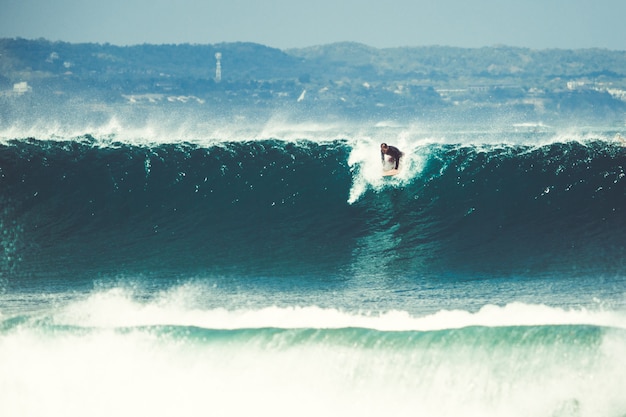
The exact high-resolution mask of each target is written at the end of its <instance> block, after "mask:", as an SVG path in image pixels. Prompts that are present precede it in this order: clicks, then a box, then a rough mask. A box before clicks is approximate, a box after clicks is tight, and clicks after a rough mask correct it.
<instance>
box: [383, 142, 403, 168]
mask: <svg viewBox="0 0 626 417" xmlns="http://www.w3.org/2000/svg"><path fill="white" fill-rule="evenodd" d="M385 155H389V156H390V157H391V159H393V161H394V162H395V163H396V167H395V169H398V164H399V163H400V157H401V156H402V152H400V149H398V148H396V147H395V146H387V152H386V153H385V152H383V151H380V159H381V160H382V161H383V162H385Z"/></svg>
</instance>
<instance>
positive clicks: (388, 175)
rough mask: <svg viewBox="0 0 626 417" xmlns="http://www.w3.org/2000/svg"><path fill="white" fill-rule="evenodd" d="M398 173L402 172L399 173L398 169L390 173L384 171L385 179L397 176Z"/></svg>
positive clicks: (389, 171) (391, 170)
mask: <svg viewBox="0 0 626 417" xmlns="http://www.w3.org/2000/svg"><path fill="white" fill-rule="evenodd" d="M398 172H400V171H398V170H397V169H390V170H388V171H383V177H390V176H392V175H396V174H397V173H398Z"/></svg>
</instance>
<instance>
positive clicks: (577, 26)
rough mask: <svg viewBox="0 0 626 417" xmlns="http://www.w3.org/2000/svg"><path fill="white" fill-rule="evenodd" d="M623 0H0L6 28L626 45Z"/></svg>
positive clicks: (208, 39)
mask: <svg viewBox="0 0 626 417" xmlns="http://www.w3.org/2000/svg"><path fill="white" fill-rule="evenodd" d="M625 22H626V0H307V1H299V0H223V1H217V0H204V1H203V0H99V1H94V0H0V37H22V38H27V39H36V38H46V39H49V40H54V41H56V40H61V41H68V42H98V43H105V42H108V43H112V44H116V45H132V44H141V43H157V44H158V43H202V44H206V43H219V42H233V41H249V42H256V43H261V44H264V45H268V46H272V47H276V48H281V49H285V48H291V47H304V46H313V45H320V44H326V43H332V42H339V41H355V42H361V43H364V44H367V45H370V46H374V47H393V46H424V45H448V46H461V47H481V46H491V45H509V46H523V47H529V48H533V49H545V48H567V49H569V48H589V47H600V48H609V49H617V50H626V25H625Z"/></svg>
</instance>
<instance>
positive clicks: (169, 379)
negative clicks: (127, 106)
mask: <svg viewBox="0 0 626 417" xmlns="http://www.w3.org/2000/svg"><path fill="white" fill-rule="evenodd" d="M381 142H387V143H389V144H392V145H394V146H398V147H399V148H400V149H401V150H402V151H403V152H404V155H405V156H404V158H403V160H402V170H401V173H400V174H399V175H398V176H396V177H393V178H382V177H381V176H380V174H381V160H380V153H379V145H380V143H381ZM625 169H626V148H625V147H624V141H623V140H622V139H621V131H620V129H619V128H614V127H602V126H601V127H575V128H574V127H569V128H565V129H563V128H554V127H550V126H546V125H543V124H532V125H527V124H517V125H516V124H500V125H497V126H491V127H481V126H478V127H477V126H475V125H474V126H452V127H450V126H441V125H439V126H431V125H419V124H414V125H401V124H398V123H395V122H394V123H392V122H385V121H382V122H378V123H374V124H369V125H367V124H359V125H356V124H349V123H334V124H316V123H295V124H290V123H286V122H285V121H284V120H280V119H276V120H271V121H269V122H268V123H266V124H264V125H262V126H250V125H246V124H245V123H235V122H230V123H218V122H217V121H216V122H205V123H203V124H202V123H178V122H177V121H176V120H166V121H160V122H156V121H152V122H148V123H146V124H143V125H141V124H140V125H137V124H126V123H125V122H123V121H121V120H120V119H111V120H108V121H106V122H105V123H103V124H100V125H94V126H89V125H80V124H78V125H76V126H68V125H63V124H55V123H41V124H36V123H34V124H29V125H20V124H14V125H11V126H6V127H3V128H2V130H0V256H1V259H0V415H3V416H5V415H6V416H50V415H54V416H56V415H59V416H60V415H63V416H84V415H91V416H111V415H118V416H131V415H132V416H134V415H149V416H170V415H185V416H196V415H198V416H200V415H202V416H206V415H216V416H241V415H250V414H255V415H256V414H258V415H275V416H287V415H302V416H319V415H330V416H346V415H361V416H374V415H392V416H408V415H411V416H415V415H418V416H434V417H437V416H458V415H462V416H533V417H535V416H546V417H555V416H558V417H574V416H576V417H578V416H594V417H595V416H615V417H624V416H626V396H624V387H625V386H626V273H625V272H624V271H626V247H625V245H624V240H623V231H624V230H625V228H626V216H625V214H626V213H625V210H626V191H625V188H624V187H625V186H626V178H625V177H626V172H625V171H624V170H625Z"/></svg>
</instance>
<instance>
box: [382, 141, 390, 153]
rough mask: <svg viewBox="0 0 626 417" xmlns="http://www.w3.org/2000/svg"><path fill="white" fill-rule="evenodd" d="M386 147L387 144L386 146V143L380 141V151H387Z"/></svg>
mask: <svg viewBox="0 0 626 417" xmlns="http://www.w3.org/2000/svg"><path fill="white" fill-rule="evenodd" d="M387 149H389V146H387V144H386V143H381V144H380V151H381V152H383V153H385V152H387Z"/></svg>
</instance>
